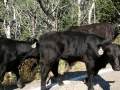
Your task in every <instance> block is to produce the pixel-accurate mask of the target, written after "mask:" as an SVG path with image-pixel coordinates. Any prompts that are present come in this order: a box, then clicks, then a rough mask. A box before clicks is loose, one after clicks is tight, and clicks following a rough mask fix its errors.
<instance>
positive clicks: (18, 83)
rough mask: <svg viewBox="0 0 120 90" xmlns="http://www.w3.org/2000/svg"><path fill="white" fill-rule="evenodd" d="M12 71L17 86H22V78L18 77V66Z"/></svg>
mask: <svg viewBox="0 0 120 90" xmlns="http://www.w3.org/2000/svg"><path fill="white" fill-rule="evenodd" d="M12 72H13V73H14V74H15V75H16V77H17V86H18V87H19V88H22V87H23V85H22V80H21V78H20V74H19V70H18V68H14V70H13V71H12Z"/></svg>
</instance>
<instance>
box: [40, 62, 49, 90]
mask: <svg viewBox="0 0 120 90" xmlns="http://www.w3.org/2000/svg"><path fill="white" fill-rule="evenodd" d="M50 70H51V66H50V65H48V64H47V65H42V67H41V90H46V79H47V76H48V73H49V72H50Z"/></svg>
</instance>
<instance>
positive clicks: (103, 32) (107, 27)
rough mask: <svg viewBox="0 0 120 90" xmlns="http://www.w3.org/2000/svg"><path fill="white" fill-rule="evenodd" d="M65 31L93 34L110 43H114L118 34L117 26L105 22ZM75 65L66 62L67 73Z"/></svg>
mask: <svg viewBox="0 0 120 90" xmlns="http://www.w3.org/2000/svg"><path fill="white" fill-rule="evenodd" d="M67 31H77V32H79V31H80V32H84V33H89V34H95V35H98V36H100V37H104V38H107V39H109V40H110V41H111V42H112V41H114V39H115V38H116V37H117V36H118V34H119V30H118V27H117V25H115V24H111V23H107V22H101V23H93V24H89V25H84V26H71V27H69V28H68V29H67ZM75 63H76V62H75ZM75 63H69V65H68V64H67V62H66V67H67V71H68V70H69V68H71V66H73V65H74V64H75Z"/></svg>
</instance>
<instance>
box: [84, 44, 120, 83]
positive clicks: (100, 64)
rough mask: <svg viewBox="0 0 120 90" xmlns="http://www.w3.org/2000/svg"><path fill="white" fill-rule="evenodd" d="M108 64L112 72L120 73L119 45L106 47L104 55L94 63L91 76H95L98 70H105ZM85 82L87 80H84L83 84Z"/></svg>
mask: <svg viewBox="0 0 120 90" xmlns="http://www.w3.org/2000/svg"><path fill="white" fill-rule="evenodd" d="M108 63H109V64H111V66H112V69H113V70H114V71H120V45H117V44H110V45H108V46H107V48H106V49H105V50H104V54H103V55H101V56H100V57H99V58H98V60H97V61H96V62H95V68H94V75H93V76H96V75H97V74H98V72H99V70H100V69H102V68H105V67H106V65H107V64H108ZM87 82H88V78H85V83H87Z"/></svg>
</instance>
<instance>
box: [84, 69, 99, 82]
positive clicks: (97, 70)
mask: <svg viewBox="0 0 120 90" xmlns="http://www.w3.org/2000/svg"><path fill="white" fill-rule="evenodd" d="M99 70H100V69H97V68H94V74H93V77H94V76H96V75H97V74H98V72H99ZM84 83H85V84H86V83H88V77H86V78H85V80H84Z"/></svg>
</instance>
